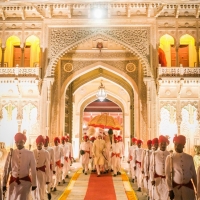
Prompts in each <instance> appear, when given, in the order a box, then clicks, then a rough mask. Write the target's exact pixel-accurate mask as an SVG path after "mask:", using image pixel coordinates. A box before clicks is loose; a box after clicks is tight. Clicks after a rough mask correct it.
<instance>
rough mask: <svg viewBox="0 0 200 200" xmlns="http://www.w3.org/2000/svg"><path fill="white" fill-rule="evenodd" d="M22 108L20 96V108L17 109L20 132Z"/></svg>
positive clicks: (19, 130) (19, 129)
mask: <svg viewBox="0 0 200 200" xmlns="http://www.w3.org/2000/svg"><path fill="white" fill-rule="evenodd" d="M22 115H23V114H22V106H21V95H19V101H18V107H17V123H18V132H21V125H22V118H23V116H22Z"/></svg>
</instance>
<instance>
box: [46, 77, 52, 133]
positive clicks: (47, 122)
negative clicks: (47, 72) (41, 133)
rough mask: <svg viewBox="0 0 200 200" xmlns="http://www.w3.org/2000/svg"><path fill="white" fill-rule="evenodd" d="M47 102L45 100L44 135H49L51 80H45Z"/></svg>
mask: <svg viewBox="0 0 200 200" xmlns="http://www.w3.org/2000/svg"><path fill="white" fill-rule="evenodd" d="M46 80H47V100H46V105H47V106H46V107H47V109H46V119H47V121H46V135H47V136H49V135H50V132H49V130H50V115H51V87H52V84H53V80H52V78H47V79H46Z"/></svg>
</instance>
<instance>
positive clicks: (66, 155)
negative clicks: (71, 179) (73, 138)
mask: <svg viewBox="0 0 200 200" xmlns="http://www.w3.org/2000/svg"><path fill="white" fill-rule="evenodd" d="M61 147H62V149H63V158H64V161H63V162H64V163H63V173H62V179H63V180H64V179H65V177H66V175H68V171H69V169H70V164H71V161H70V158H69V156H70V146H69V145H66V144H64V145H63V144H62V145H61Z"/></svg>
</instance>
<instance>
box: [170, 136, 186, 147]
mask: <svg viewBox="0 0 200 200" xmlns="http://www.w3.org/2000/svg"><path fill="white" fill-rule="evenodd" d="M173 142H174V143H178V144H182V145H185V143H186V137H185V136H184V135H178V136H175V137H174V139H173Z"/></svg>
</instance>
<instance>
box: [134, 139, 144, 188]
mask: <svg viewBox="0 0 200 200" xmlns="http://www.w3.org/2000/svg"><path fill="white" fill-rule="evenodd" d="M142 144H143V142H142V140H137V149H135V150H134V151H133V153H132V157H133V168H134V170H135V171H136V177H137V185H138V191H139V192H140V191H141V187H142V170H141V161H142V152H143V150H144V149H142V148H141V146H142Z"/></svg>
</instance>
